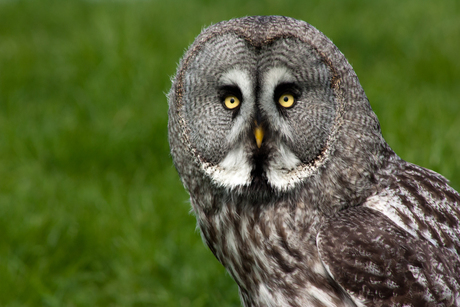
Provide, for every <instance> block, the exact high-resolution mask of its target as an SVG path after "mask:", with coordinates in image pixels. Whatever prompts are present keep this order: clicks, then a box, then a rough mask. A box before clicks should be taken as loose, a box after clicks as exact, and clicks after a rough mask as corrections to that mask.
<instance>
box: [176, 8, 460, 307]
mask: <svg viewBox="0 0 460 307" xmlns="http://www.w3.org/2000/svg"><path fill="white" fill-rule="evenodd" d="M168 99H169V124H168V127H169V128H168V129H169V142H170V147H171V154H172V157H173V160H174V164H175V166H176V168H177V170H178V172H179V175H180V177H181V180H182V182H183V184H184V186H185V187H186V189H187V190H188V192H189V193H190V200H191V205H192V207H193V211H194V213H195V215H196V218H197V224H198V228H199V230H200V232H201V235H202V238H203V240H204V242H205V243H206V244H207V245H208V246H209V248H210V249H211V251H212V252H213V253H214V255H215V256H216V257H217V259H218V260H219V261H220V262H221V263H222V264H223V265H224V266H225V268H226V269H227V270H228V272H229V273H230V275H231V276H232V277H233V279H234V280H235V282H236V283H237V284H238V287H239V292H240V297H241V300H242V302H243V305H244V306H271V307H274V306H460V256H459V255H460V239H459V237H460V226H459V221H460V196H459V194H458V193H457V192H456V191H455V190H454V189H452V188H451V187H450V186H449V185H448V181H447V180H446V179H445V178H444V177H442V176H441V175H439V174H437V173H435V172H433V171H430V170H427V169H424V168H422V167H419V166H416V165H413V164H411V163H408V162H405V161H404V160H402V159H401V158H399V157H398V156H397V155H396V154H395V153H394V152H393V151H392V149H391V148H390V147H389V146H388V145H387V143H386V142H385V140H384V139H383V137H382V134H381V131H380V125H379V122H378V119H377V117H376V115H375V114H374V113H373V111H372V109H371V107H370V104H369V102H368V99H367V97H366V95H365V93H364V91H363V89H362V87H361V85H360V83H359V81H358V77H357V76H356V74H355V72H354V71H353V68H352V67H351V65H350V64H349V63H348V61H347V60H346V59H345V57H344V55H343V54H342V53H341V52H340V51H339V50H338V49H337V47H336V46H335V45H334V44H333V43H332V42H331V41H330V40H329V39H328V38H327V37H326V36H325V35H323V34H322V33H321V32H319V31H318V30H316V29H315V28H314V27H312V26H311V25H309V24H307V23H305V22H302V21H298V20H295V19H291V18H287V17H281V16H256V17H245V18H240V19H233V20H230V21H226V22H220V23H217V24H215V25H212V26H210V27H209V28H207V29H205V30H204V31H203V32H202V33H201V34H200V35H199V36H198V37H197V38H196V40H195V42H194V43H193V44H192V45H191V46H190V48H189V49H188V50H187V51H186V53H185V55H184V57H183V58H182V60H181V61H180V64H179V67H178V70H177V74H176V76H175V78H174V80H173V84H172V88H171V91H170V93H169V97H168Z"/></svg>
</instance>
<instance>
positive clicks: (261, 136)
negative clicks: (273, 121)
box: [254, 125, 264, 148]
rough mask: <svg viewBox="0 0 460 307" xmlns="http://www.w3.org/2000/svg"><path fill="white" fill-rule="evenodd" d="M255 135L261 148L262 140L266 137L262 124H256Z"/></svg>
mask: <svg viewBox="0 0 460 307" xmlns="http://www.w3.org/2000/svg"><path fill="white" fill-rule="evenodd" d="M254 136H255V138H256V143H257V148H260V147H261V146H262V140H263V139H264V130H263V129H262V127H261V126H259V125H257V126H256V128H255V129H254Z"/></svg>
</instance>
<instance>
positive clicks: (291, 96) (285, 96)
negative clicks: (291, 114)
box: [273, 83, 301, 112]
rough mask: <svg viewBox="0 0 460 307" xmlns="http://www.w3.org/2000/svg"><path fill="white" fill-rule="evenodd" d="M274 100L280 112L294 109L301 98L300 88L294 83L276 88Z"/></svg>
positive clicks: (283, 84)
mask: <svg viewBox="0 0 460 307" xmlns="http://www.w3.org/2000/svg"><path fill="white" fill-rule="evenodd" d="M274 94H275V95H274V97H273V98H274V100H275V101H276V102H277V103H278V106H280V107H281V108H279V110H280V111H282V112H284V111H283V110H284V109H289V108H292V107H293V106H294V105H295V104H296V102H297V98H298V97H299V96H300V94H301V92H300V88H299V87H298V86H297V85H296V84H294V83H281V84H279V85H278V86H277V87H276V88H275V93H274Z"/></svg>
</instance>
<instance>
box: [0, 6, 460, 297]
mask: <svg viewBox="0 0 460 307" xmlns="http://www.w3.org/2000/svg"><path fill="white" fill-rule="evenodd" d="M269 14H277V15H288V16H291V17H295V18H298V19H302V20H305V21H307V22H309V23H311V24H313V25H314V26H315V27H317V28H318V29H319V30H321V31H323V32H324V33H325V34H326V35H327V36H328V37H330V38H331V39H332V40H333V41H334V42H335V43H336V45H337V46H338V47H339V48H340V49H341V50H342V52H343V53H344V54H345V56H346V57H347V58H348V60H349V61H350V63H351V64H352V65H353V66H354V68H355V70H356V72H357V74H358V76H359V78H360V81H361V84H362V85H363V87H364V89H365V91H366V93H367V95H368V97H369V99H370V101H371V104H372V107H373V109H374V110H375V112H376V113H377V115H378V117H379V119H380V121H381V125H382V130H383V134H384V136H385V138H386V140H387V141H388V142H389V144H390V145H391V146H392V148H393V149H394V150H395V151H396V152H397V153H398V154H399V155H400V156H401V157H402V158H404V159H406V160H408V161H411V162H414V163H416V164H419V165H422V166H425V167H428V168H431V169H434V170H435V171H438V172H440V173H442V174H443V175H444V176H446V177H447V178H449V179H450V180H451V183H452V185H453V186H454V187H455V188H456V189H459V188H460V159H459V157H460V101H459V99H460V64H459V63H460V61H459V54H460V2H459V1H456V0H442V1H438V0H432V1H428V0H407V1H400V0H388V1H367V0H362V1H360V0H353V1H352V0H345V1H317V0H316V1H303V0H299V1H294V0H288V1H274V0H267V1H227V0H215V1H214V0H213V1H209V0H202V1H191V0H172V1H169V2H168V1H160V0H153V1H147V0H145V1H64V0H61V1H38V0H37V1H5V0H0V306H239V299H238V296H237V287H236V286H235V284H234V283H233V281H232V280H231V278H230V277H229V276H228V274H226V273H225V271H224V269H223V268H222V267H221V265H220V264H219V263H218V262H217V261H216V260H215V259H214V257H213V256H212V254H211V252H210V251H209V250H208V249H207V248H206V247H204V246H203V244H202V242H201V239H200V237H199V235H198V233H197V232H196V231H195V219H194V217H193V216H192V215H190V214H189V209H190V208H189V203H188V200H187V194H186V192H185V191H184V189H183V188H182V186H181V183H180V181H179V177H178V175H177V173H176V171H175V169H174V167H173V165H172V161H171V158H170V156H169V148H168V143H167V131H166V126H167V102H166V98H165V93H166V92H167V91H168V90H169V87H170V77H171V76H172V75H173V74H174V73H175V69H176V65H177V62H178V60H179V58H180V56H181V55H182V53H183V51H184V50H185V48H186V47H187V46H188V45H189V44H190V43H191V42H192V41H193V39H194V37H195V36H196V35H197V34H198V33H199V32H200V30H201V29H202V28H203V27H204V26H207V25H210V24H212V23H215V22H218V21H221V20H225V19H230V18H233V17H239V16H245V15H269Z"/></svg>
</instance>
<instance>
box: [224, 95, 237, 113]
mask: <svg viewBox="0 0 460 307" xmlns="http://www.w3.org/2000/svg"><path fill="white" fill-rule="evenodd" d="M224 105H225V107H226V108H227V109H229V110H233V109H235V108H237V107H238V106H239V105H240V100H239V99H238V98H237V97H236V96H233V95H229V96H227V97H225V100H224Z"/></svg>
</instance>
